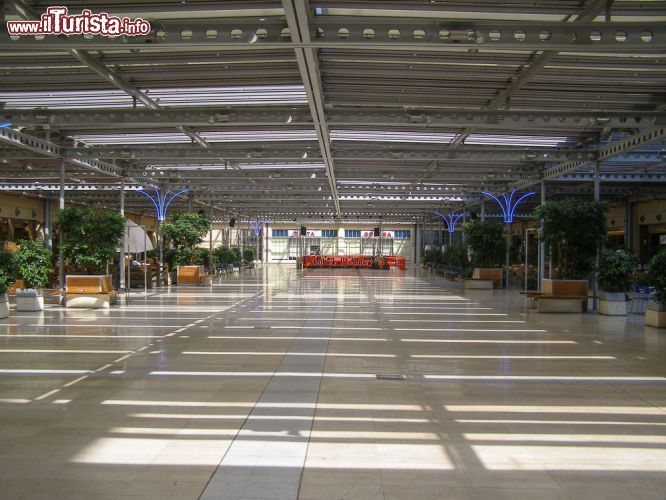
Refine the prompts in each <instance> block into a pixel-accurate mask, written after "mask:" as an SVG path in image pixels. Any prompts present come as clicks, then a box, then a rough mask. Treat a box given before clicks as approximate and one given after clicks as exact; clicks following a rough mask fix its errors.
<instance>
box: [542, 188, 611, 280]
mask: <svg viewBox="0 0 666 500" xmlns="http://www.w3.org/2000/svg"><path fill="white" fill-rule="evenodd" d="M607 210H608V207H607V205H606V204H605V203H602V202H594V201H592V202H580V201H573V200H571V201H563V202H559V203H552V202H551V203H545V204H543V205H541V206H539V207H537V208H536V209H535V211H534V216H535V217H536V218H537V219H539V220H540V221H541V222H542V223H543V241H544V242H545V243H546V245H547V246H549V247H550V248H552V249H553V250H557V254H558V256H559V258H558V264H559V267H560V274H561V277H562V278H565V279H586V278H587V276H588V274H589V273H590V272H591V271H592V270H593V268H594V259H595V257H596V254H597V248H598V246H599V245H600V244H602V243H603V242H604V241H605V240H606V232H607V231H606V212H607Z"/></svg>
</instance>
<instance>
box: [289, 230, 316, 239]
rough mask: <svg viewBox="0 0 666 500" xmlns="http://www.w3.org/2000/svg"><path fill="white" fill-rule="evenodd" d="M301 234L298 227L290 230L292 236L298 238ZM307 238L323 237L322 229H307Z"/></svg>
mask: <svg viewBox="0 0 666 500" xmlns="http://www.w3.org/2000/svg"><path fill="white" fill-rule="evenodd" d="M300 235H301V233H300V231H299V230H298V229H296V230H293V231H289V236H290V237H292V238H298V237H299V236H300ZM304 237H305V238H321V229H306V230H305V236H304Z"/></svg>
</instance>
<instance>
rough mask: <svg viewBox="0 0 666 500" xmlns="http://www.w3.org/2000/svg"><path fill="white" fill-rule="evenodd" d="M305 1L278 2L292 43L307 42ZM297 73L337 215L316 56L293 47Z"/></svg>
mask: <svg viewBox="0 0 666 500" xmlns="http://www.w3.org/2000/svg"><path fill="white" fill-rule="evenodd" d="M306 5H307V1H302V0H298V1H295V0H282V8H283V9H284V13H285V17H286V19H287V25H288V26H289V32H290V34H291V40H292V41H293V42H306V43H307V42H310V28H309V25H308V21H309V20H308V12H307V9H306ZM294 52H295V54H296V61H297V62H298V70H299V71H300V73H301V79H302V80H303V86H304V87H305V93H306V95H307V96H308V105H309V106H310V114H311V115H312V119H313V121H314V126H315V130H316V131H317V139H318V141H319V148H320V150H321V156H322V158H323V160H324V164H325V165H326V173H327V175H328V182H329V185H330V189H331V193H333V202H334V203H335V210H336V212H337V213H338V214H340V203H339V202H338V192H337V187H336V184H335V165H334V162H333V155H332V154H331V137H330V135H329V132H328V125H327V123H326V114H325V112H324V92H323V89H322V85H321V75H320V72H319V63H318V60H317V53H316V51H315V50H314V49H304V48H299V47H294Z"/></svg>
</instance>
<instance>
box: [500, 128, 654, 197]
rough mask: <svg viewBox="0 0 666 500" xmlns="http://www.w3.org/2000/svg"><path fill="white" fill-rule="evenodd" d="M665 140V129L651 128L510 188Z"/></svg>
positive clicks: (522, 186) (524, 185) (529, 183)
mask: <svg viewBox="0 0 666 500" xmlns="http://www.w3.org/2000/svg"><path fill="white" fill-rule="evenodd" d="M664 139H666V127H653V128H650V129H647V130H645V131H643V132H640V133H637V134H634V135H632V136H630V137H628V138H626V139H622V140H619V141H615V142H611V143H610V144H608V145H607V146H605V147H603V148H601V149H600V150H599V151H598V152H596V153H593V154H590V155H587V156H585V157H584V158H582V159H577V160H571V161H567V162H564V163H560V164H559V165H555V166H554V167H550V168H547V169H545V170H544V171H543V172H541V173H540V174H539V175H538V177H532V178H530V179H525V180H522V181H518V182H516V183H515V184H513V185H512V186H511V188H514V189H522V188H526V187H528V186H532V185H534V184H537V183H538V182H540V181H541V180H546V179H551V178H553V177H558V176H560V175H563V174H567V173H570V172H575V171H576V170H578V169H580V168H582V167H585V166H587V165H590V164H591V163H592V162H594V161H597V160H598V161H603V160H608V159H610V158H616V157H617V156H619V155H622V154H626V153H629V152H630V151H632V150H634V149H636V148H640V147H643V146H645V145H647V144H650V143H652V142H655V141H662V140H664Z"/></svg>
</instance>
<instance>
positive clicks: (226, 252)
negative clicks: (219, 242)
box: [213, 246, 235, 265]
mask: <svg viewBox="0 0 666 500" xmlns="http://www.w3.org/2000/svg"><path fill="white" fill-rule="evenodd" d="M213 258H214V259H215V262H217V263H218V264H224V265H229V264H233V263H234V258H235V256H234V252H233V251H232V249H231V248H229V247H228V246H219V247H217V248H216V249H215V250H213Z"/></svg>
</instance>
